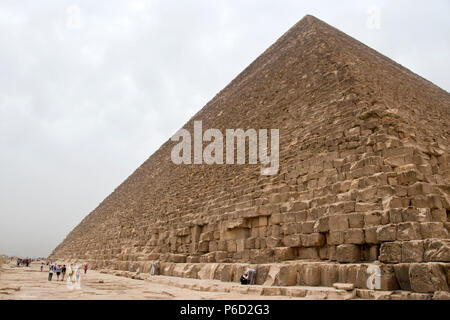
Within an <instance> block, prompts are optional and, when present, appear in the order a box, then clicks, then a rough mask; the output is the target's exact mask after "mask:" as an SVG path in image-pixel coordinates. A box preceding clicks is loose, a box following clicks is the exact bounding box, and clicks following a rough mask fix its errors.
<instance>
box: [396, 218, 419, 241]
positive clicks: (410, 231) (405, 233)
mask: <svg viewBox="0 0 450 320" xmlns="http://www.w3.org/2000/svg"><path fill="white" fill-rule="evenodd" d="M420 239H422V236H421V233H420V224H419V223H418V222H405V223H399V224H398V225H397V240H420Z"/></svg>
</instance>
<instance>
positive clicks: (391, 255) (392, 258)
mask: <svg viewBox="0 0 450 320" xmlns="http://www.w3.org/2000/svg"><path fill="white" fill-rule="evenodd" d="M379 259H380V261H381V262H385V263H399V262H401V261H402V244H401V242H385V243H383V244H382V245H381V247H380V257H379Z"/></svg>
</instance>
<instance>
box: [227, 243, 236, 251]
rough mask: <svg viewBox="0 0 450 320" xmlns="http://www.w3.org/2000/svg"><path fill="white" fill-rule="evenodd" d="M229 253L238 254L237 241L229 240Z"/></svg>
mask: <svg viewBox="0 0 450 320" xmlns="http://www.w3.org/2000/svg"><path fill="white" fill-rule="evenodd" d="M226 251H228V252H237V244H236V240H228V241H227V250H226Z"/></svg>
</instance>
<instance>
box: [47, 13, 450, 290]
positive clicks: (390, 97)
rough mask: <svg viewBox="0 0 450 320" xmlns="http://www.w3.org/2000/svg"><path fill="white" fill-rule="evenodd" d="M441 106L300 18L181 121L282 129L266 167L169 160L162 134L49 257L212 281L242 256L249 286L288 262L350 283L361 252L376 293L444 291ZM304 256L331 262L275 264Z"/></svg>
mask: <svg viewBox="0 0 450 320" xmlns="http://www.w3.org/2000/svg"><path fill="white" fill-rule="evenodd" d="M449 110H450V95H449V94H448V92H446V91H444V90H441V89H439V88H438V87H436V86H434V85H433V84H431V83H429V82H427V81H425V80H423V79H421V78H420V77H417V76H416V75H415V74H413V73H411V72H410V71H408V70H406V69H404V68H402V67H401V66H399V65H397V64H395V63H393V62H392V61H390V60H389V59H387V58H386V57H384V56H382V55H380V54H378V53H376V52H375V51H373V50H370V49H368V48H367V47H365V46H364V45H362V44H361V43H359V42H357V41H355V40H354V39H352V38H350V37H348V36H347V35H345V34H343V33H341V32H339V31H338V30H336V29H334V28H331V27H330V26H328V25H327V24H325V23H323V22H321V21H320V20H318V19H315V18H313V17H310V16H307V17H305V18H304V19H302V20H301V21H300V22H299V23H298V24H296V25H295V26H294V27H293V28H292V29H290V30H289V31H288V32H287V33H286V34H285V35H284V36H283V37H282V38H281V39H280V40H279V41H278V42H277V43H276V44H275V45H274V46H272V47H270V48H269V49H268V50H267V51H266V52H264V53H263V54H262V55H261V56H260V57H259V58H258V59H257V60H255V62H254V63H253V64H252V65H251V66H250V67H249V68H247V69H246V70H245V71H244V72H243V73H241V74H240V75H239V76H238V77H237V78H236V79H235V80H233V81H232V82H231V83H230V85H229V86H227V87H226V88H225V89H224V90H222V91H221V92H220V93H219V94H218V95H217V96H216V97H214V98H213V99H212V100H211V101H210V102H209V103H208V104H207V105H206V106H205V107H204V108H203V109H202V110H201V111H199V112H198V113H197V114H196V116H195V117H194V118H192V119H191V120H190V121H189V122H188V123H186V124H185V126H184V127H183V128H184V129H186V130H188V131H190V132H192V131H193V127H194V121H196V120H198V121H199V120H201V121H202V125H203V128H204V129H205V130H206V129H210V128H218V129H220V130H225V129H227V128H229V129H231V128H244V129H246V130H247V129H249V128H258V129H259V128H267V129H272V128H273V129H279V133H280V144H279V149H280V153H279V155H280V158H279V170H278V173H277V174H276V175H273V176H263V175H261V170H260V169H261V168H260V166H259V165H250V164H242V165H216V164H215V165H206V164H195V165H194V164H192V165H175V164H174V163H173V162H172V161H171V151H172V149H173V147H174V146H175V144H176V142H175V141H172V140H168V141H167V142H166V143H165V144H164V145H163V146H162V147H161V148H160V149H159V150H158V151H157V152H155V153H154V154H153V155H152V156H151V157H150V158H149V159H148V160H147V161H146V162H145V163H144V164H142V166H141V167H140V168H138V169H137V170H136V171H135V172H134V173H133V174H132V175H131V176H130V177H129V178H128V179H126V180H125V181H124V182H123V183H122V184H121V185H120V186H119V187H118V188H117V189H116V190H114V192H113V193H112V194H111V195H110V196H108V197H107V198H106V199H105V200H104V201H103V202H102V203H101V204H100V205H99V206H98V207H97V208H96V209H95V210H94V211H93V212H92V213H91V214H89V215H88V216H87V217H86V218H85V219H84V220H83V221H82V222H81V223H80V224H79V225H78V226H77V227H76V228H75V229H74V230H73V231H72V232H71V233H70V234H69V235H68V236H67V237H66V239H65V240H64V241H63V242H62V243H61V244H60V245H59V246H58V247H57V248H56V249H55V250H54V252H53V253H52V255H51V259H52V260H56V259H60V260H79V261H89V264H90V265H92V266H93V267H94V268H95V267H103V266H105V268H114V269H117V270H128V269H129V266H130V263H131V262H132V261H133V262H134V263H135V265H136V267H138V268H139V271H140V272H141V273H142V272H148V270H149V269H148V268H149V262H151V261H157V262H159V263H161V273H164V274H171V275H173V274H175V275H177V276H193V275H194V274H195V275H196V277H199V278H205V279H212V278H214V279H220V280H224V281H228V280H230V279H231V280H232V281H239V277H240V275H241V274H242V273H243V272H245V271H246V270H245V268H248V267H249V266H250V264H253V266H255V268H257V269H258V270H259V268H260V270H261V274H258V275H257V282H258V283H260V284H261V283H266V282H267V283H270V284H272V285H275V284H277V283H282V284H291V283H293V282H294V281H293V279H294V273H296V274H297V275H296V276H295V278H296V279H297V280H298V279H301V281H303V282H304V283H309V284H310V285H319V284H323V285H327V286H331V285H332V284H333V283H335V282H346V283H353V284H354V285H355V286H356V287H364V285H365V284H364V282H365V280H367V274H365V270H366V269H365V268H366V267H367V266H366V265H364V263H365V262H373V263H377V264H380V265H382V266H383V275H382V287H383V289H385V290H395V289H396V288H398V287H399V286H401V287H402V288H405V290H412V291H415V292H426V293H432V292H434V291H447V290H448V284H447V282H446V281H449V280H448V278H449V276H448V274H449V272H450V271H449V270H450V268H449V267H448V265H449V262H450V256H449V240H450V237H449V230H450V222H449V215H448V212H449V210H450V196H449V194H450V188H449V185H450V176H449V168H450V166H449V160H450V156H449V154H450V143H449V141H450V133H449V132H448V130H446V128H447V127H448V123H449V122H450V113H449ZM206 145H207V144H206V143H205V145H204V146H203V147H206ZM305 260H307V261H308V262H310V263H312V264H314V263H319V262H322V263H325V264H326V265H327V266H328V265H333V267H327V268H325V267H323V265H320V266H315V265H314V266H313V265H312V264H311V265H308V267H305V268H304V270H303V267H302V268H301V269H295V268H284V267H283V268H282V269H280V267H279V266H278V265H277V264H278V263H280V262H283V261H288V262H287V263H297V262H298V261H305ZM335 261H337V262H336V263H335ZM228 262H230V263H232V264H233V267H230V268H228V267H223V266H220V268H219V267H218V265H223V264H226V263H228ZM380 262H381V263H380ZM427 262H439V263H440V264H428V263H427ZM184 263H198V264H199V265H201V266H198V267H195V268H194V267H192V268H191V269H185V268H184V267H185V266H184ZM383 263H385V264H383ZM176 264H178V265H179V266H175V265H176ZM241 264H242V265H241ZM266 264H267V265H268V264H270V266H266ZM348 264H351V265H348ZM397 264H400V265H398V266H397ZM334 265H335V266H336V267H335V266H334ZM262 266H264V267H262ZM341 267H342V268H341ZM293 270H297V271H295V272H294V271H293ZM406 274H407V275H406ZM337 278H338V279H337ZM444 280H445V281H444ZM444 284H445V285H444ZM274 292H275V291H274ZM425 296H426V295H425ZM428 296H431V294H429V295H428ZM417 297H423V295H418V296H417Z"/></svg>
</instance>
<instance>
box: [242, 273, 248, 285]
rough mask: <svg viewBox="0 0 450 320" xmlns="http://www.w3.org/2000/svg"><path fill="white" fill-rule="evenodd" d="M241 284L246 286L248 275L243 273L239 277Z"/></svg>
mask: <svg viewBox="0 0 450 320" xmlns="http://www.w3.org/2000/svg"><path fill="white" fill-rule="evenodd" d="M241 284H248V274H247V273H244V274H243V275H242V277H241Z"/></svg>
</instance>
